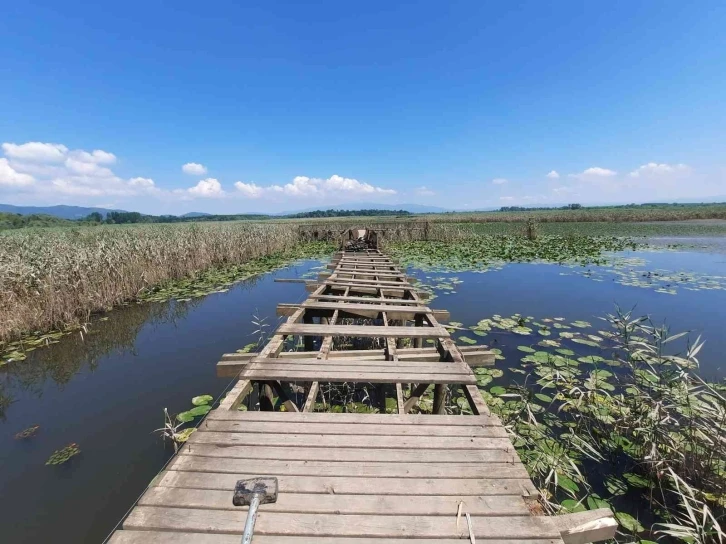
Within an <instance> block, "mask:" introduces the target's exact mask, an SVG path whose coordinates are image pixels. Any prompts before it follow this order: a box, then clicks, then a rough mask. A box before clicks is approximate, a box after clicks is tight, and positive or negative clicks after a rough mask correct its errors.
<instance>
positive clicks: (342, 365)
mask: <svg viewBox="0 0 726 544" xmlns="http://www.w3.org/2000/svg"><path fill="white" fill-rule="evenodd" d="M310 353H311V354H312V353H315V352H310ZM309 367H315V368H317V369H319V370H323V371H329V370H337V371H341V372H342V371H349V370H350V371H358V372H363V371H364V370H366V371H367V370H370V371H374V370H376V369H379V371H380V372H382V373H385V372H389V373H391V372H415V371H420V372H421V373H431V374H467V375H469V374H473V373H472V371H471V369H470V368H469V366H468V365H466V364H464V363H452V362H448V361H446V362H440V361H417V360H410V359H405V360H402V361H385V360H376V359H353V358H352V357H347V358H342V357H341V358H337V359H317V358H305V359H303V358H300V359H281V358H274V359H270V358H267V359H257V358H256V359H251V360H249V361H248V362H247V368H248V369H259V368H267V369H270V370H293V371H294V370H296V369H297V370H307V369H308V368H309Z"/></svg>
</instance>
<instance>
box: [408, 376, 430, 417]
mask: <svg viewBox="0 0 726 544" xmlns="http://www.w3.org/2000/svg"><path fill="white" fill-rule="evenodd" d="M428 388H429V384H427V383H420V384H418V385H417V386H416V387H414V388H413V391H411V396H410V397H408V400H407V401H406V402H405V403H404V405H403V413H404V414H407V413H409V412H410V411H411V408H413V407H414V406H416V405H417V404H418V401H419V399H420V398H421V397H422V396H423V394H424V393H426V390H427V389H428Z"/></svg>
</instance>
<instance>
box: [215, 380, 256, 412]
mask: <svg viewBox="0 0 726 544" xmlns="http://www.w3.org/2000/svg"><path fill="white" fill-rule="evenodd" d="M251 390H252V383H251V382H250V381H249V380H239V381H238V382H237V383H236V384H235V385H234V386H233V387H232V389H230V390H229V392H228V393H227V395H226V396H225V397H224V399H223V400H222V402H220V403H219V407H218V408H217V409H218V410H220V411H221V410H237V408H238V407H239V405H240V404H242V402H243V401H244V399H245V397H246V396H247V395H248V394H249V392H250V391H251Z"/></svg>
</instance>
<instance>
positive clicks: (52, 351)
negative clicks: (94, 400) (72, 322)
mask: <svg viewBox="0 0 726 544" xmlns="http://www.w3.org/2000/svg"><path fill="white" fill-rule="evenodd" d="M200 300H201V299H199V300H197V301H190V302H187V303H177V302H166V303H155V304H129V305H128V306H126V307H124V308H120V309H119V310H117V311H114V312H113V313H112V315H111V317H110V318H109V317H101V318H97V319H95V320H93V321H92V322H91V324H90V325H89V326H88V328H87V330H86V332H83V331H79V332H74V333H72V334H70V335H68V336H65V337H63V338H62V339H61V341H59V342H58V343H56V344H51V345H49V346H44V347H41V348H38V349H36V350H34V351H31V352H29V353H28V354H27V358H26V359H25V360H24V361H18V362H14V363H10V364H8V365H5V366H4V367H3V368H2V369H0V380H2V381H1V382H0V418H2V419H5V412H6V410H7V408H8V407H9V406H10V405H11V404H12V403H13V402H14V401H15V393H17V392H18V391H25V392H29V393H30V394H32V395H33V396H35V397H41V396H42V394H43V390H44V384H45V383H46V381H48V380H51V381H53V382H55V384H56V385H59V386H61V388H62V387H63V386H64V385H66V384H67V383H68V382H69V381H70V380H71V379H72V378H73V376H75V375H76V374H78V373H79V372H81V371H82V370H84V369H88V370H90V371H91V372H93V371H95V370H96V368H97V367H98V364H99V360H101V359H102V358H103V357H104V356H106V355H109V354H111V353H114V352H115V353H123V352H131V353H133V350H134V344H135V342H136V336H137V335H138V334H139V332H140V331H141V329H142V328H143V327H148V326H152V327H153V326H158V325H159V324H168V323H175V322H176V321H177V320H179V319H182V318H184V317H185V316H186V315H187V314H188V313H189V311H191V310H192V309H193V308H194V307H195V306H196V305H197V304H198V303H199V301H200Z"/></svg>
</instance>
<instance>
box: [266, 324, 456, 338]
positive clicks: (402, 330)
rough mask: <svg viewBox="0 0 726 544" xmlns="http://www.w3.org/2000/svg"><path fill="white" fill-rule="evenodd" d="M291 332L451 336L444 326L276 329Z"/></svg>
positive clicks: (299, 326)
mask: <svg viewBox="0 0 726 544" xmlns="http://www.w3.org/2000/svg"><path fill="white" fill-rule="evenodd" d="M291 334H294V335H298V336H354V337H362V338H378V337H381V338H387V337H393V338H397V337H401V338H407V337H413V338H416V337H422V338H441V337H446V338H448V336H449V333H448V331H447V330H446V329H445V328H443V327H375V326H366V325H305V324H301V323H284V324H282V325H280V326H279V327H278V329H277V331H276V335H291Z"/></svg>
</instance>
